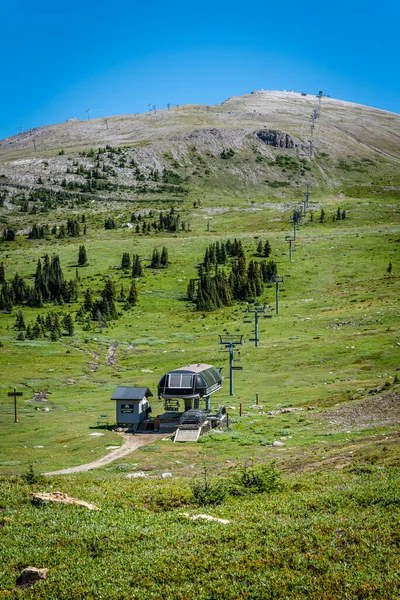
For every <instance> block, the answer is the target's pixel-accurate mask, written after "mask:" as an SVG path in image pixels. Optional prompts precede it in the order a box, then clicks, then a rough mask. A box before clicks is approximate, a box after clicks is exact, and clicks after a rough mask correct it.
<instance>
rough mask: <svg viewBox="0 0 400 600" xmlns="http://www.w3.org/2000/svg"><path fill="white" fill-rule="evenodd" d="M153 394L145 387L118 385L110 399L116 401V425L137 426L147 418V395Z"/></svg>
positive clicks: (149, 410) (149, 408) (148, 408)
mask: <svg viewBox="0 0 400 600" xmlns="http://www.w3.org/2000/svg"><path fill="white" fill-rule="evenodd" d="M152 396H153V394H152V393H151V391H150V390H149V388H147V387H128V386H119V387H117V389H116V390H115V392H114V393H113V395H112V397H111V400H115V401H116V417H115V422H116V424H117V425H129V426H136V427H135V428H136V429H137V426H138V425H139V423H141V422H142V421H143V420H144V419H147V418H148V416H149V413H150V412H151V406H150V405H149V400H148V398H149V397H152Z"/></svg>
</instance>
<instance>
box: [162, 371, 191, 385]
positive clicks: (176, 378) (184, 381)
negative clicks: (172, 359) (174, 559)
mask: <svg viewBox="0 0 400 600" xmlns="http://www.w3.org/2000/svg"><path fill="white" fill-rule="evenodd" d="M192 380H193V375H188V374H186V373H185V374H182V373H171V374H170V376H169V386H168V387H170V388H191V387H192Z"/></svg>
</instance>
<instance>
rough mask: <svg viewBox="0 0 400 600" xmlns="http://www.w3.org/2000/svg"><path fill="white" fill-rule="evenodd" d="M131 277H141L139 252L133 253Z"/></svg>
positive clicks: (141, 266)
mask: <svg viewBox="0 0 400 600" xmlns="http://www.w3.org/2000/svg"><path fill="white" fill-rule="evenodd" d="M132 277H143V265H142V261H141V260H140V256H139V254H134V255H133V259H132Z"/></svg>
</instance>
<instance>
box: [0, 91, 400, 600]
mask: <svg viewBox="0 0 400 600" xmlns="http://www.w3.org/2000/svg"><path fill="white" fill-rule="evenodd" d="M315 106H316V99H315V98H311V97H308V96H307V97H303V96H301V95H299V94H292V93H272V92H271V93H267V92H257V93H254V94H251V95H249V96H244V97H241V98H232V99H229V100H227V101H226V102H225V103H223V104H222V105H221V106H218V107H209V108H208V109H207V107H199V106H191V107H176V108H173V109H171V110H170V111H161V112H157V113H152V114H150V113H149V114H146V115H135V116H127V117H113V118H110V119H108V121H107V124H106V123H105V122H104V120H103V121H101V122H100V121H90V122H76V121H73V122H68V123H65V124H61V125H56V126H51V127H48V128H42V129H40V130H34V131H32V132H26V133H24V134H22V135H20V136H16V137H15V138H9V139H7V140H3V141H2V142H0V176H2V177H0V184H1V186H0V223H1V226H0V230H4V234H3V235H2V236H1V237H0V265H1V268H0V289H1V296H0V305H1V306H2V309H1V310H0V369H1V378H0V434H1V435H0V475H1V476H2V479H1V484H0V488H1V494H2V496H1V498H0V510H1V514H0V535H2V536H3V537H4V541H5V544H4V547H6V548H7V560H6V563H7V564H8V565H9V568H8V569H7V570H5V569H3V570H2V571H1V573H0V581H1V583H0V588H2V591H0V598H2V597H4V598H6V597H7V598H12V597H17V596H19V594H20V592H18V591H15V590H14V591H13V589H14V584H15V578H16V576H17V575H18V573H19V571H20V570H21V569H22V568H23V567H25V566H28V564H34V565H35V566H39V567H46V566H47V567H49V569H50V574H49V578H48V581H47V582H44V583H41V584H35V586H34V587H33V588H32V589H31V590H26V591H25V592H24V594H25V595H26V596H27V597H32V598H45V597H47V598H48V597H57V598H64V597H65V598H67V597H71V596H68V594H69V593H70V590H73V597H76V598H79V597H82V598H83V597H85V598H153V597H154V598H156V597H157V598H182V597H185V598H193V597H195V596H196V597H199V598H204V599H206V598H210V599H211V598H224V599H228V598H254V599H255V598H274V597H275V598H276V597H280V598H310V597H311V598H316V599H317V598H318V599H320V598H326V599H328V598H336V597H337V598H356V597H357V598H388V599H389V598H394V597H396V595H397V594H398V590H397V588H396V577H395V576H396V573H395V569H396V567H395V564H397V562H396V559H397V557H396V541H397V538H396V533H395V518H396V516H398V515H397V513H396V511H397V509H398V473H397V467H398V462H399V443H398V442H399V412H400V411H399V406H400V404H399V397H400V390H399V383H398V380H399V369H400V363H399V358H398V352H399V345H400V338H399V305H398V299H399V270H400V265H399V257H398V253H399V244H400V232H399V201H398V179H396V178H398V165H399V146H398V141H396V140H398V137H397V136H398V130H399V120H398V116H397V115H393V114H390V113H385V112H383V111H377V110H375V109H370V108H367V107H360V106H358V105H352V104H349V103H342V102H340V101H337V100H332V99H329V98H323V100H322V106H321V114H320V117H319V118H318V119H317V121H316V127H315V131H314V133H313V136H314V142H315V148H316V151H315V152H314V154H313V156H311V157H310V156H309V155H308V154H307V139H308V136H309V129H308V127H309V117H310V114H311V111H312V110H314V108H315ZM107 127H108V129H107ZM267 130H268V131H280V132H284V133H285V134H287V135H289V136H291V139H292V140H293V143H294V146H293V147H290V148H282V147H273V146H270V145H268V144H265V142H263V141H262V139H261V138H260V137H258V136H257V135H256V134H255V132H260V131H267ZM263 135H264V134H263ZM33 141H35V144H36V152H35V150H34V147H33ZM106 145H109V148H107V149H106ZM121 147H122V149H121ZM90 148H93V150H90ZM99 148H101V150H100V152H99ZM103 149H105V151H103ZM132 161H133V163H132ZM67 169H69V171H70V172H68V173H67ZM96 170H97V175H96V174H95V173H94V171H96ZM77 171H79V172H78V173H77ZM206 171H208V173H206ZM99 174H100V175H101V176H99ZM103 175H105V176H104V177H103ZM64 180H65V181H64ZM95 180H96V182H97V183H93V182H94V181H95ZM306 182H309V183H311V186H310V198H309V206H308V210H307V214H306V216H305V217H302V219H301V223H300V228H299V229H298V230H297V231H296V241H295V242H293V250H294V251H293V261H292V262H290V260H289V246H288V242H287V241H286V239H285V237H286V236H288V235H293V232H294V229H293V223H292V222H291V219H292V217H293V211H294V209H295V208H296V207H298V206H299V205H300V206H302V200H303V198H304V193H305V189H306V188H305V184H306ZM102 185H103V187H101V186H102ZM171 207H173V211H172V216H171V214H170V211H171ZM168 215H169V218H170V219H171V220H172V221H173V220H174V219H175V221H174V223H175V225H176V218H177V217H179V224H178V226H177V227H173V226H170V229H171V231H169V230H168V227H167V228H165V227H164V226H163V227H161V226H160V227H158V225H157V224H159V223H160V222H161V221H162V220H163V219H164V220H165V219H167V217H168ZM339 216H340V218H339ZM106 222H107V223H108V224H107V226H108V227H111V228H109V229H106V228H105V224H106ZM153 223H155V225H153ZM170 224H171V223H170ZM78 229H79V231H78ZM174 229H175V230H174ZM64 230H65V231H64ZM7 238H8V239H7ZM13 238H15V239H13ZM228 239H229V240H231V241H232V240H234V239H236V240H238V241H240V242H241V244H242V248H243V251H244V255H245V260H246V267H248V266H249V264H250V262H251V261H253V262H256V263H258V264H259V265H261V263H262V262H263V261H270V260H273V261H274V262H275V263H276V265H277V270H278V274H279V276H281V277H283V278H284V282H283V283H282V284H280V294H279V314H278V315H276V314H275V308H276V307H275V284H271V283H269V282H264V284H263V287H262V290H261V291H260V294H259V295H258V296H257V298H256V300H257V302H261V303H264V304H266V305H267V306H268V307H270V309H268V310H269V311H270V313H271V314H272V318H269V319H265V320H264V319H261V320H260V343H259V347H258V348H256V347H255V344H254V341H251V339H252V338H253V337H254V332H253V326H252V324H251V323H245V320H248V316H246V314H245V311H246V309H247V308H248V306H249V305H250V306H252V305H253V301H254V299H255V298H253V299H249V298H247V299H242V300H238V301H234V302H232V304H231V305H229V306H220V307H219V308H216V309H215V310H196V306H195V304H194V303H193V302H191V301H190V300H189V298H188V293H187V288H188V284H189V282H190V280H191V279H193V278H194V279H197V278H198V267H199V264H200V263H202V262H203V259H204V255H205V251H206V249H207V248H208V247H209V246H210V244H216V243H217V242H218V243H219V244H222V243H224V244H225V243H226V242H227V240H228ZM267 240H268V241H269V243H270V245H271V249H272V252H271V255H270V256H269V257H263V256H261V255H260V252H259V249H258V246H259V243H260V242H262V245H264V244H265V242H266V241H267ZM82 246H84V248H85V251H86V255H87V262H86V264H85V265H82V266H80V265H79V260H78V259H79V255H80V249H81V247H82ZM164 247H165V248H166V249H167V250H168V256H169V264H168V266H167V267H166V268H164V267H160V266H159V267H152V266H151V262H152V257H153V254H154V250H155V249H156V250H157V251H158V252H159V253H161V251H162V249H163V248H164ZM124 253H129V255H130V257H131V258H132V256H133V255H139V257H140V262H141V264H142V267H143V275H142V276H138V277H137V276H135V277H132V274H131V269H128V270H124V269H122V268H121V260H122V257H123V254H124ZM46 255H48V257H49V259H48V260H49V261H51V260H52V257H54V256H55V255H57V256H58V257H59V262H60V266H61V269H62V272H63V276H64V279H65V281H66V282H67V283H66V285H64V288H63V293H66V289H67V288H68V286H70V287H69V288H68V289H69V291H70V292H71V294H70V297H68V300H64V301H62V302H61V301H60V300H59V301H56V302H43V304H42V306H40V307H37V306H35V302H34V301H33V300H32V297H29V294H28V293H27V291H26V290H27V289H28V288H32V289H33V288H34V286H35V277H36V279H37V278H38V271H37V269H38V261H39V260H40V264H41V267H42V268H43V265H44V264H45V263H46V260H47V259H46V258H45V256H46ZM236 263H237V259H236V258H235V257H232V256H231V257H229V256H228V257H227V259H226V262H225V264H224V265H219V267H218V269H219V271H221V270H223V271H225V272H226V274H227V276H229V273H230V272H231V270H232V268H234V265H235V264H236ZM214 273H215V267H212V268H211V269H210V274H214ZM68 282H70V283H68ZM132 283H135V285H136V289H137V294H138V297H137V303H136V305H132V306H128V305H127V296H128V292H129V289H130V287H131V285H132ZM113 284H114V286H113ZM110 287H111V288H113V287H114V288H115V306H116V313H115V314H113V315H110V316H103V318H98V317H97V315H96V314H91V313H90V311H84V310H83V309H82V307H83V306H84V304H85V301H86V300H85V298H86V294H87V292H86V290H87V289H88V288H89V289H90V290H91V297H92V300H93V302H96V301H98V302H101V299H102V294H103V299H104V294H105V292H104V290H106V289H108V290H109V289H110ZM10 290H12V291H10ZM121 290H122V291H121ZM20 293H21V294H22V296H23V300H22V301H18V294H20ZM24 294H25V295H24ZM121 294H122V295H121ZM122 296H123V297H124V299H122ZM10 298H11V300H10ZM29 298H30V300H29ZM86 299H87V298H86ZM1 303H2V304H1ZM99 306H100V304H99ZM102 310H104V309H103V305H102ZM66 316H68V318H69V316H71V317H72V328H73V331H72V330H71V331H69V332H68V330H67V328H66V326H65V325H63V323H64V319H65V317H66ZM21 318H23V320H24V327H22V326H20V327H18V322H20V321H21ZM38 319H39V322H41V323H42V325H41V326H40V327H39V330H38V331H37V332H36V333H37V334H34V335H30V334H31V333H32V331H33V330H34V328H35V324H36V329H38V326H37V323H38ZM57 322H58V323H59V324H60V329H59V330H58V329H57V326H56V323H57ZM226 333H231V334H243V336H244V342H245V343H244V345H243V346H241V347H240V350H239V351H237V352H236V353H235V364H236V365H237V366H242V367H243V370H241V371H235V375H234V377H235V379H234V387H235V389H234V396H233V397H230V396H229V381H228V377H229V368H228V366H229V358H228V354H227V353H226V351H225V349H224V348H223V347H222V346H221V345H219V344H218V342H219V335H220V334H226ZM194 362H205V363H210V364H213V365H215V366H217V367H222V368H223V374H224V375H225V381H224V384H223V387H222V390H220V391H219V392H217V393H216V394H214V395H213V396H212V397H211V398H212V407H217V406H218V405H222V404H224V405H226V406H227V407H228V412H229V415H230V419H231V424H230V427H229V429H228V430H224V431H221V432H214V433H212V434H211V435H207V436H204V437H202V438H200V442H199V443H197V444H181V445H178V444H173V442H172V441H171V440H170V439H169V438H166V439H164V440H157V441H155V442H152V440H151V437H150V438H149V444H148V445H147V446H144V447H142V448H141V449H138V450H137V451H135V452H134V453H132V455H130V456H129V457H128V458H124V459H121V460H119V461H116V462H114V463H112V464H111V465H109V466H107V467H103V468H102V469H100V470H99V471H96V472H92V473H90V474H87V475H77V476H73V477H52V478H51V479H50V478H49V479H40V477H39V476H38V474H40V473H45V472H49V471H53V470H56V469H61V468H65V467H73V466H76V465H80V464H83V463H88V462H91V461H93V460H94V459H96V458H99V457H101V456H104V455H105V454H107V453H108V452H109V451H110V446H119V445H121V444H122V439H121V437H120V436H119V435H118V433H115V432H113V431H108V430H106V429H104V427H103V426H101V425H100V426H99V425H97V421H98V417H99V415H101V414H107V415H109V419H110V421H111V422H114V419H115V413H114V410H115V406H114V403H113V402H112V401H111V400H110V398H111V395H112V393H113V391H114V389H115V387H116V386H117V385H139V386H148V387H149V388H150V389H151V390H152V391H153V393H154V394H155V397H154V398H153V399H152V402H151V404H152V408H153V413H152V414H153V416H155V415H157V414H159V413H161V412H162V411H163V406H162V403H161V401H160V400H158V399H157V397H156V392H157V383H158V381H159V379H160V378H161V376H162V375H163V374H164V373H165V372H166V371H167V370H170V369H174V368H178V367H180V366H182V365H185V364H190V363H194ZM14 386H15V387H16V388H17V390H18V391H22V392H23V396H22V397H19V398H18V418H19V422H18V423H14V408H13V399H12V398H10V397H8V396H7V393H8V392H9V391H11V390H12V389H13V387H14ZM256 395H258V398H259V405H258V406H256V401H255V399H256ZM240 403H242V406H243V415H242V417H240V416H239V405H240ZM91 434H102V435H91ZM274 442H275V444H274ZM276 442H279V444H278V445H277V444H276ZM246 461H247V464H248V465H253V464H254V465H271V462H273V463H274V464H275V465H276V468H277V469H278V470H279V473H281V474H282V475H281V484H282V485H280V486H279V487H278V489H265V490H264V491H262V490H257V492H259V493H256V494H253V493H251V494H250V495H247V492H246V493H245V495H244V496H237V495H235V494H232V493H231V492H232V489H231V487H230V486H231V485H232V480H234V479H235V474H236V475H237V474H238V473H241V469H242V466H243V465H244V464H246ZM30 465H32V466H33V469H34V474H35V475H34V476H33V477H29V469H30ZM256 468H261V467H259V466H256ZM268 469H272V467H268V468H267V470H268ZM142 472H143V473H144V474H146V475H147V476H148V477H147V478H146V479H143V480H139V479H136V478H135V479H132V478H127V477H126V475H132V474H135V473H142ZM166 472H168V473H170V474H171V477H170V478H169V479H165V480H164V479H163V478H162V474H163V473H166ZM205 472H206V474H207V478H211V479H213V478H218V479H217V482H218V486H219V487H220V488H221V489H222V488H223V489H225V488H226V491H227V493H226V496H225V498H223V499H221V503H220V504H218V505H217V506H215V505H214V504H213V503H211V504H207V502H206V501H205V500H204V498H203V500H201V499H200V500H199V498H198V497H196V494H195V491H194V488H193V481H200V483H201V482H203V483H204V473H205ZM198 478H200V479H198ZM50 486H53V487H52V488H51V487H50ZM51 489H53V490H57V489H60V490H61V491H62V492H64V493H67V494H69V495H72V496H76V497H79V498H81V499H83V500H86V501H89V502H94V503H96V504H98V506H99V507H100V508H101V509H102V510H101V512H96V513H88V512H85V511H84V509H82V510H81V509H79V508H78V507H66V506H53V505H46V506H44V507H38V506H34V505H32V504H31V502H30V497H29V492H30V491H32V490H41V491H51ZM253 491H254V490H253ZM228 492H229V493H228ZM205 511H206V512H207V513H209V514H212V515H213V516H220V517H224V518H227V519H229V520H231V521H232V523H231V524H228V525H223V524H218V523H214V522H213V523H211V522H210V523H208V522H204V523H202V522H199V521H195V522H192V521H190V520H188V519H187V517H185V516H182V515H181V513H183V512H189V514H190V515H193V514H197V513H203V512H205ZM3 514H4V516H3ZM27 527H29V534H30V535H29V536H27V535H26V532H27V529H26V528H27ZM28 538H29V539H28ZM39 538H40V540H41V541H40V542H39ZM111 555H112V556H113V557H114V559H113V560H112V561H110V556H111ZM194 556H196V557H198V566H197V565H196V563H195V560H194V558H193V557H194ZM88 557H89V558H88ZM39 563H40V564H39ZM195 565H196V566H195ZM127 571H129V573H130V575H129V577H128V576H127V575H126V573H127ZM100 572H102V573H104V576H103V577H99V573H100ZM132 573H133V574H132ZM210 573H213V575H212V576H211V575H210ZM167 576H168V577H169V580H168V583H163V584H162V585H161V583H162V582H164V581H165V580H166V578H167ZM75 579H76V582H75V583H74V581H75ZM78 582H79V583H78ZM66 584H67V585H66Z"/></svg>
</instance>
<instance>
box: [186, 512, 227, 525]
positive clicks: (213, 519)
mask: <svg viewBox="0 0 400 600" xmlns="http://www.w3.org/2000/svg"><path fill="white" fill-rule="evenodd" d="M182 515H183V516H184V517H187V518H188V519H190V520H191V521H197V520H198V519H202V520H204V521H217V522H218V523H223V524H224V525H227V524H228V523H230V521H228V519H219V518H218V517H212V516H211V515H192V516H190V515H189V513H182Z"/></svg>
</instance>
